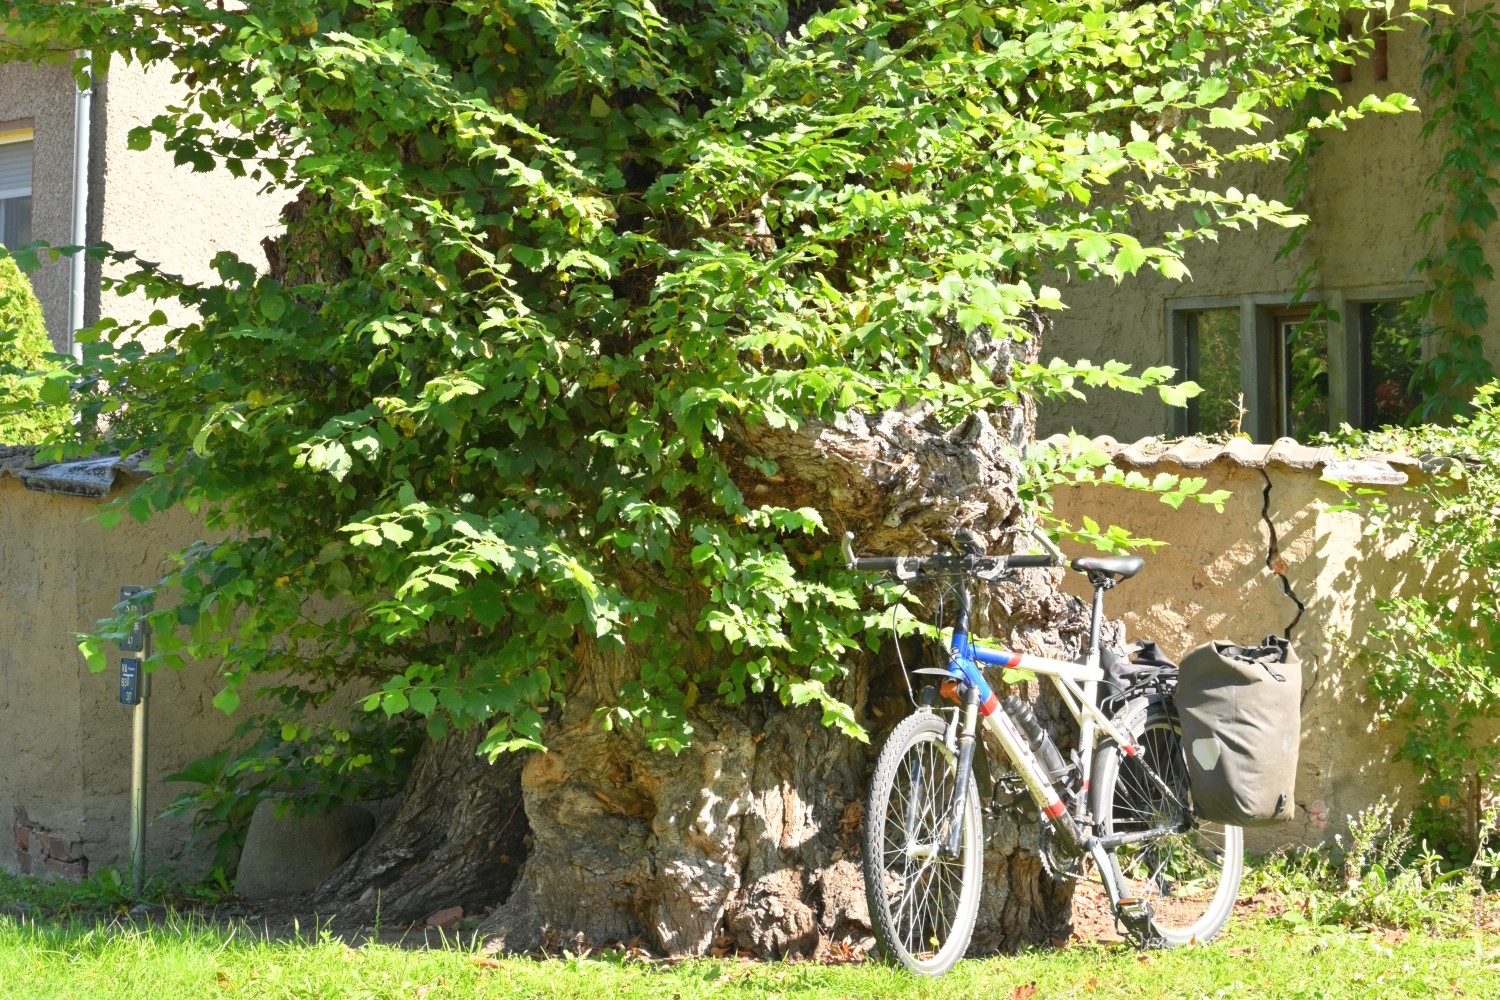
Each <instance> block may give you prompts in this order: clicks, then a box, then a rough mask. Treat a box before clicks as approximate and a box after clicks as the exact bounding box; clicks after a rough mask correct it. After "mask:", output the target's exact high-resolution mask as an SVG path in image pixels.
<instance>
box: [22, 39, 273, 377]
mask: <svg viewBox="0 0 1500 1000" xmlns="http://www.w3.org/2000/svg"><path fill="white" fill-rule="evenodd" d="M75 93H76V91H75V87H74V82H73V75H72V72H71V70H70V68H69V67H68V66H67V65H43V66H30V65H26V64H16V63H10V64H6V63H0V125H3V124H7V123H16V122H28V121H29V122H30V123H31V126H32V128H33V132H34V140H33V141H34V147H33V160H32V163H33V167H32V232H33V237H34V238H35V239H37V240H45V241H47V242H49V243H52V244H54V245H57V246H66V245H69V244H70V243H72V242H73V162H74V160H73V157H74V111H75V104H74V101H75ZM183 93H184V89H183V88H182V87H181V86H179V85H177V84H174V83H172V80H171V72H170V71H168V70H164V69H159V68H157V69H147V68H145V67H142V66H140V65H136V64H130V65H126V64H124V63H120V62H117V63H116V64H115V66H114V67H113V68H111V70H110V72H109V74H108V76H107V77H106V78H103V79H101V80H99V81H97V82H96V85H95V88H94V97H93V107H92V113H91V116H90V133H91V134H90V159H89V207H88V214H89V226H88V241H89V243H91V244H93V243H98V242H100V241H103V242H106V243H109V244H110V245H111V246H113V247H114V248H115V249H116V250H130V251H134V252H135V253H136V254H137V255H138V256H139V257H140V259H142V260H147V261H152V262H155V263H157V264H159V265H160V266H161V268H162V269H163V270H164V271H166V272H168V273H172V274H179V275H182V276H183V277H185V278H187V279H188V280H190V281H205V280H207V279H209V278H210V277H212V276H213V270H212V267H211V264H212V262H213V259H214V256H215V255H216V254H218V253H219V252H220V251H221V250H229V251H232V252H234V253H235V254H237V255H239V256H240V257H241V258H242V259H244V260H246V261H249V262H250V263H252V264H254V265H256V266H257V267H259V268H261V269H262V270H263V269H264V267H265V254H264V251H263V250H262V249H261V245H260V243H261V240H262V239H264V238H265V237H267V236H274V235H276V234H277V233H279V232H280V231H281V224H280V214H281V208H282V206H283V205H284V204H285V203H286V202H287V201H289V200H290V196H288V195H286V194H285V193H262V192H261V191H260V182H257V181H252V180H249V179H247V178H235V177H232V176H231V175H230V174H229V173H228V172H227V171H224V170H215V171H212V172H210V173H194V172H193V171H192V169H191V168H190V167H187V166H178V165H176V164H174V163H173V162H172V155H171V154H170V153H168V152H166V151H165V150H163V149H162V148H161V147H160V145H159V144H157V145H153V146H152V148H150V149H148V150H144V151H136V150H131V149H129V148H128V147H127V145H126V137H127V136H128V134H129V132H130V130H131V129H132V128H135V127H137V126H140V125H146V124H149V123H150V121H151V119H152V118H154V117H155V116H156V115H157V114H160V113H161V111H162V110H163V109H164V108H165V107H166V106H167V105H169V104H172V103H175V102H178V101H179V100H180V99H181V97H182V95H183ZM69 269H70V264H69V261H68V259H66V258H63V259H59V260H56V261H51V262H48V263H46V264H43V265H42V266H41V267H40V268H39V269H37V270H35V271H33V272H31V275H30V277H31V283H32V287H33V288H34V289H35V290H36V294H37V298H38V300H39V301H40V302H41V304H42V312H43V314H44V315H45V317H46V322H47V332H48V335H49V336H50V337H51V339H52V343H53V345H54V346H55V347H56V348H57V349H58V350H60V351H64V350H67V349H68V347H69V344H70V336H71V331H70V330H69V329H68V298H69V287H70V284H69V283H70V271H69ZM105 273H108V274H112V275H116V276H118V275H121V274H124V273H128V272H127V271H126V269H124V268H121V267H119V266H111V267H109V268H105V267H104V266H102V265H101V264H100V263H99V262H97V261H95V262H90V264H89V265H88V267H87V269H86V274H87V278H86V288H85V296H84V320H85V322H86V323H93V322H95V321H96V320H98V319H99V318H100V317H101V316H108V317H112V318H114V319H118V320H121V321H122V322H132V321H136V320H141V319H144V318H146V317H147V316H149V315H150V314H151V312H152V311H153V310H154V309H157V308H161V309H162V311H163V312H165V313H166V315H167V318H168V320H169V321H170V322H173V323H178V322H183V321H185V320H187V319H188V318H189V317H188V315H187V313H186V311H185V310H183V309H182V308H181V307H180V306H177V305H175V304H173V303H153V302H149V301H147V300H146V299H145V298H144V296H141V295H133V296H130V297H126V298H121V297H119V296H117V295H115V294H114V293H113V292H108V293H102V294H101V290H100V286H99V282H100V277H101V275H103V274H105ZM146 342H147V343H148V345H149V346H153V347H154V346H160V338H146Z"/></svg>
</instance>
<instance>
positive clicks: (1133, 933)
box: [1115, 899, 1167, 950]
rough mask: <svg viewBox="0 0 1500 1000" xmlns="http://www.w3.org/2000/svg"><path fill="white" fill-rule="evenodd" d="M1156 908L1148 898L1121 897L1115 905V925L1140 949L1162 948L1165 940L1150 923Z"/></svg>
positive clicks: (1164, 945)
mask: <svg viewBox="0 0 1500 1000" xmlns="http://www.w3.org/2000/svg"><path fill="white" fill-rule="evenodd" d="M1155 914H1156V908H1155V907H1154V906H1152V905H1151V900H1149V899H1122V900H1120V901H1119V903H1117V904H1116V905H1115V925H1116V926H1117V927H1119V928H1120V929H1121V930H1122V931H1124V933H1125V934H1127V935H1129V936H1130V938H1131V940H1133V941H1135V943H1136V946H1137V947H1138V948H1142V949H1147V950H1149V949H1153V948H1164V947H1166V944H1167V942H1166V940H1165V939H1164V938H1163V937H1162V936H1161V935H1160V934H1158V933H1157V932H1156V928H1155V927H1153V926H1152V925H1151V918H1152V917H1153V916H1154V915H1155Z"/></svg>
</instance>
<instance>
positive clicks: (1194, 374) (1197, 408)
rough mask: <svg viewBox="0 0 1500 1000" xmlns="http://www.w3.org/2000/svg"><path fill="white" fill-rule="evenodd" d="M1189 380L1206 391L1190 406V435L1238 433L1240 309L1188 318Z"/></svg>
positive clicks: (1202, 312)
mask: <svg viewBox="0 0 1500 1000" xmlns="http://www.w3.org/2000/svg"><path fill="white" fill-rule="evenodd" d="M1187 378H1188V379H1190V380H1191V381H1194V382H1197V383H1198V384H1199V385H1200V386H1202V387H1203V391H1202V392H1201V393H1199V394H1198V395H1197V396H1195V397H1193V399H1192V400H1190V401H1189V403H1188V433H1189V434H1232V433H1234V432H1235V431H1237V430H1239V423H1240V311H1239V310H1238V309H1200V310H1198V311H1196V312H1192V313H1189V314H1188V315H1187Z"/></svg>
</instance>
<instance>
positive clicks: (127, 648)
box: [120, 587, 146, 705]
mask: <svg viewBox="0 0 1500 1000" xmlns="http://www.w3.org/2000/svg"><path fill="white" fill-rule="evenodd" d="M140 592H141V588H140V587H121V588H120V603H121V604H123V603H125V602H126V601H128V600H130V599H131V598H132V597H134V596H135V595H136V594H139V593H140ZM145 642H146V623H145V622H144V621H137V622H136V623H135V628H133V629H131V631H130V635H128V636H126V637H125V638H124V639H121V640H120V652H122V653H139V652H141V651H142V650H143V649H144V648H145ZM122 669H123V668H122ZM126 704H129V705H133V704H135V702H126Z"/></svg>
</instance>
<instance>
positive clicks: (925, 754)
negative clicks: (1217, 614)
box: [843, 531, 1244, 976]
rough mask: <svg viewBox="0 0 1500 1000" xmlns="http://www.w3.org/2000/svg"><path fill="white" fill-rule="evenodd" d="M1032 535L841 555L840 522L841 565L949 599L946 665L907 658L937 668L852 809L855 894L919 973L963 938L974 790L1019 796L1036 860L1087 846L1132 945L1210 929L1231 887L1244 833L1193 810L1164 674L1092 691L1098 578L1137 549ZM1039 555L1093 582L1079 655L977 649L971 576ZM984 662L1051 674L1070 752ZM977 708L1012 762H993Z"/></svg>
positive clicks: (992, 799) (1056, 866)
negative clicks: (917, 552) (860, 809)
mask: <svg viewBox="0 0 1500 1000" xmlns="http://www.w3.org/2000/svg"><path fill="white" fill-rule="evenodd" d="M1033 535H1034V536H1035V537H1036V538H1037V539H1038V541H1039V543H1040V544H1041V546H1042V547H1043V548H1044V549H1045V550H1046V552H1045V554H1035V555H1013V556H990V555H987V554H985V552H984V549H983V546H982V545H981V544H980V542H979V539H978V538H977V536H975V535H974V534H973V533H972V532H968V531H960V532H959V533H958V535H957V536H956V540H957V542H958V547H959V551H958V552H956V553H954V554H939V555H928V556H883V557H862V558H856V557H855V555H854V548H853V541H854V537H853V535H852V534H846V535H845V536H844V540H843V553H844V558H845V562H846V563H847V564H848V567H849V568H850V569H855V570H870V571H881V572H888V573H892V574H893V575H894V576H895V577H896V578H897V579H899V580H903V581H908V582H910V581H918V580H941V581H943V582H944V583H946V584H947V585H948V586H950V587H951V588H952V590H953V592H954V595H955V603H956V605H957V607H956V613H955V615H954V618H953V622H952V637H951V639H950V640H949V643H948V663H947V665H946V666H943V667H917V668H915V669H912V670H911V673H915V674H922V675H930V676H934V677H936V678H941V681H940V682H939V683H938V684H936V685H933V684H929V685H926V686H924V687H923V688H922V689H921V692H920V694H919V695H913V696H912V700H913V701H914V703H915V704H916V706H917V710H916V712H914V713H913V714H912V715H910V716H908V717H907V718H906V719H905V720H903V721H902V722H901V723H900V724H899V725H897V726H896V728H895V730H894V731H893V732H892V733H891V735H890V736H889V737H888V738H887V740H886V742H885V745H884V747H883V748H882V749H881V751H880V755H879V757H878V759H877V761H876V765H875V775H874V778H873V780H872V782H871V787H870V794H869V801H868V803H867V805H866V810H865V828H864V838H863V840H864V843H863V867H864V876H865V895H866V899H867V901H868V902H869V908H870V918H871V924H872V927H873V929H874V931H875V937H876V940H877V941H878V942H879V944H880V947H881V950H882V951H883V952H884V953H885V954H886V955H887V956H889V957H890V958H892V959H894V960H895V961H897V962H899V963H900V964H902V965H904V966H906V968H908V969H910V970H911V971H913V972H916V973H919V974H923V975H931V976H937V975H941V974H943V973H944V972H947V971H948V970H949V969H951V968H952V967H953V965H954V964H955V963H956V962H957V961H958V960H959V959H960V958H962V957H963V955H964V953H965V952H966V951H967V950H968V946H969V939H970V936H971V935H972V933H973V930H974V921H975V917H976V915H977V914H978V910H979V895H980V890H981V882H982V878H983V867H984V865H983V854H984V837H983V827H982V825H981V794H985V795H987V796H988V798H989V803H988V804H987V806H988V807H991V808H994V807H998V806H999V805H1001V804H1004V803H1005V802H1006V801H1007V800H1012V801H1014V800H1018V799H1020V798H1022V797H1023V796H1024V795H1026V794H1029V795H1030V797H1031V799H1032V800H1033V801H1034V802H1035V803H1036V806H1037V809H1038V811H1039V812H1040V817H1039V822H1041V823H1042V830H1043V833H1044V835H1045V836H1044V845H1043V855H1044V861H1046V862H1047V863H1048V866H1049V868H1051V869H1052V870H1053V871H1054V873H1063V874H1067V875H1070V876H1072V877H1081V876H1082V867H1083V863H1084V859H1088V860H1090V861H1092V863H1093V866H1094V868H1095V870H1096V872H1097V876H1098V879H1099V881H1100V882H1101V883H1102V885H1103V887H1104V892H1105V894H1106V895H1107V897H1108V899H1109V904H1110V907H1111V911H1112V913H1113V914H1114V917H1115V920H1116V922H1117V924H1118V925H1120V926H1122V927H1123V928H1124V929H1125V932H1126V933H1127V934H1128V935H1129V936H1130V937H1131V939H1132V940H1133V941H1134V942H1135V944H1136V945H1137V946H1138V947H1142V948H1150V947H1175V946H1177V945H1183V944H1188V943H1192V942H1203V941H1208V940H1209V939H1211V938H1212V937H1213V936H1214V935H1215V934H1217V933H1218V932H1219V930H1220V929H1221V928H1222V927H1223V926H1224V924H1225V922H1226V921H1227V920H1228V918H1229V915H1230V912H1231V911H1232V910H1233V908H1234V903H1235V899H1236V895H1237V893H1238V890H1239V883H1240V876H1241V874H1242V870H1243V865H1244V839H1243V833H1242V831H1241V830H1240V828H1239V827H1236V826H1227V825H1222V824H1216V823H1208V822H1204V821H1202V820H1201V819H1200V818H1199V817H1198V816H1196V814H1195V813H1194V810H1193V802H1192V791H1191V789H1190V788H1189V787H1188V778H1187V767H1186V761H1185V758H1184V756H1183V750H1182V743H1181V728H1180V725H1179V724H1178V721H1177V714H1176V711H1175V709H1174V708H1173V705H1172V699H1171V690H1170V685H1169V684H1167V683H1158V684H1157V685H1156V686H1155V688H1154V689H1153V688H1152V687H1151V686H1150V685H1149V684H1148V685H1142V686H1138V687H1135V688H1132V689H1130V690H1128V691H1127V692H1125V695H1126V696H1125V697H1124V698H1123V699H1117V700H1123V707H1120V708H1119V709H1118V710H1117V711H1115V712H1113V714H1111V715H1109V716H1106V715H1105V713H1104V711H1103V710H1102V709H1101V708H1100V707H1099V705H1098V695H1099V690H1100V684H1101V682H1102V681H1103V680H1104V678H1105V673H1104V670H1103V669H1102V668H1101V655H1102V654H1101V649H1100V641H1099V634H1100V626H1101V623H1102V621H1103V615H1104V592H1105V591H1106V590H1109V589H1110V588H1112V587H1114V586H1115V585H1116V584H1118V583H1120V582H1123V581H1124V580H1127V579H1129V578H1130V577H1132V576H1134V575H1135V574H1137V573H1139V572H1140V570H1141V569H1142V567H1143V566H1144V561H1143V560H1142V559H1141V557H1139V556H1084V557H1079V558H1075V559H1072V560H1068V559H1067V558H1066V557H1065V556H1064V555H1063V554H1062V552H1061V551H1060V550H1058V548H1057V546H1056V545H1054V544H1053V543H1052V541H1051V540H1050V539H1049V538H1047V536H1046V535H1045V534H1043V533H1041V532H1040V531H1034V532H1033ZM1042 567H1065V568H1068V569H1072V570H1075V571H1077V572H1081V573H1084V574H1085V575H1087V577H1088V579H1089V582H1090V583H1091V584H1092V586H1093V590H1094V594H1093V609H1092V614H1091V619H1090V626H1089V647H1088V651H1087V654H1086V655H1085V656H1084V657H1083V660H1082V662H1070V661H1067V660H1058V659H1052V658H1050V657H1044V656H1035V655H1032V654H1029V653H1020V652H1014V651H1011V650H1007V649H992V648H986V647H985V646H981V645H976V644H975V642H974V641H973V639H972V638H971V637H970V635H969V624H970V616H971V609H972V597H971V593H970V583H971V581H974V580H978V581H983V582H989V583H996V582H1002V581H1004V580H1007V579H1011V580H1014V579H1016V577H1015V576H1013V575H1010V574H1011V571H1015V570H1020V569H1025V568H1042ZM938 624H939V625H941V624H942V623H941V622H938ZM984 666H996V667H1009V668H1014V669H1019V670H1023V671H1027V672H1029V673H1030V674H1032V675H1034V676H1036V677H1045V678H1047V679H1048V680H1049V681H1050V682H1051V683H1052V685H1053V687H1054V688H1055V689H1056V690H1057V692H1058V694H1059V695H1060V697H1061V699H1062V701H1063V703H1064V704H1065V705H1066V706H1067V708H1068V710H1069V711H1070V712H1071V714H1072V715H1073V717H1074V719H1075V720H1076V721H1077V723H1078V726H1079V749H1078V751H1077V753H1076V754H1075V755H1074V758H1073V760H1071V761H1065V760H1063V758H1062V755H1061V754H1060V753H1059V751H1058V750H1057V747H1056V745H1055V744H1054V743H1053V741H1052V739H1051V738H1050V737H1049V736H1048V735H1047V733H1046V731H1045V730H1044V729H1043V728H1042V727H1041V726H1040V724H1039V723H1038V722H1037V720H1036V718H1035V715H1034V713H1033V712H1032V710H1031V709H1030V707H1029V706H1028V705H1026V704H1025V703H1024V702H1022V701H1021V700H1020V699H1019V698H1016V697H1014V696H1011V697H1009V698H1007V699H1005V701H1004V703H1003V704H1002V702H1001V701H1000V699H999V697H998V696H997V695H996V694H995V692H994V690H993V688H992V687H991V686H990V684H989V682H988V680H987V679H986V678H985V676H984V671H983V669H982V668H983V667H984ZM907 690H908V694H911V693H912V692H911V680H910V678H909V677H908V678H907ZM981 720H982V722H983V732H984V733H986V734H988V735H989V736H990V737H992V738H993V740H994V741H995V742H996V743H997V744H998V748H999V750H1000V752H1001V753H1003V755H1004V756H1005V757H1006V758H1008V759H1009V761H1010V763H1011V765H1012V767H1013V769H1014V770H1013V771H1010V772H1002V773H1001V774H1000V775H999V777H995V776H993V775H994V772H992V771H991V769H990V767H989V763H988V752H987V750H986V749H983V748H984V743H985V741H984V740H983V739H982V738H981V735H980V727H979V724H980V722H981Z"/></svg>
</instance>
